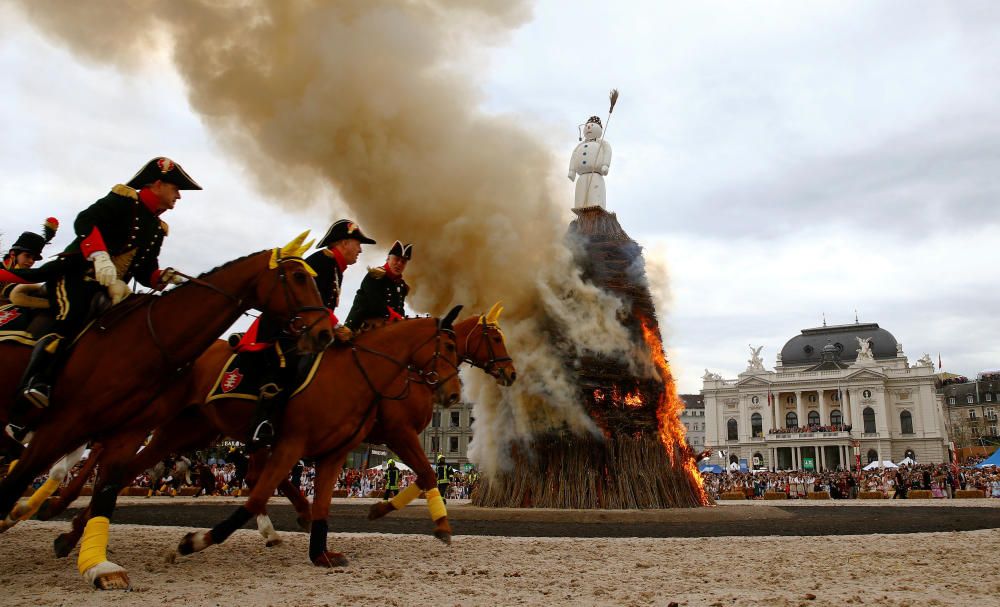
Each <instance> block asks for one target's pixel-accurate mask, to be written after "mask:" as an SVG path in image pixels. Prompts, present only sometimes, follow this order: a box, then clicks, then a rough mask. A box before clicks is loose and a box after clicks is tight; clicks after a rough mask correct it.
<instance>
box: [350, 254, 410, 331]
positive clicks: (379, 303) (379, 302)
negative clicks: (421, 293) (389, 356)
mask: <svg viewBox="0 0 1000 607" xmlns="http://www.w3.org/2000/svg"><path fill="white" fill-rule="evenodd" d="M409 292H410V285H408V284H406V281H405V280H402V279H400V280H398V281H395V280H393V279H391V278H389V275H388V273H386V271H385V269H384V268H369V269H368V274H367V275H366V276H365V278H364V280H362V281H361V288H359V289H358V292H357V294H356V295H355V296H354V305H353V306H351V312H350V314H348V315H347V320H346V321H344V324H345V325H347V327H348V328H349V329H350V330H352V331H356V330H357V329H358V328H359V327H360V326H361V324H362V323H364V322H365V321H366V320H371V319H373V318H388V317H389V308H392V309H393V310H394V311H395V312H396V314H399V315H400V316H404V313H403V303H404V302H405V301H406V294H407V293H409Z"/></svg>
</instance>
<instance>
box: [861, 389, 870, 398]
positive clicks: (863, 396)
mask: <svg viewBox="0 0 1000 607" xmlns="http://www.w3.org/2000/svg"><path fill="white" fill-rule="evenodd" d="M861 396H862V398H871V397H872V391H871V390H865V391H864V392H862V393H861Z"/></svg>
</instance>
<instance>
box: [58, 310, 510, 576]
mask: <svg viewBox="0 0 1000 607" xmlns="http://www.w3.org/2000/svg"><path fill="white" fill-rule="evenodd" d="M502 310H503V309H502V308H501V307H500V304H499V303H498V304H496V305H494V306H493V307H492V308H491V309H490V311H489V312H488V313H487V314H485V315H482V316H470V317H469V318H467V319H465V320H462V321H461V322H459V323H457V324H455V327H454V331H455V343H456V345H457V346H458V358H459V360H460V361H462V362H467V363H469V364H471V365H472V366H474V367H477V368H480V369H483V370H484V371H485V372H486V373H488V374H489V375H491V376H493V377H494V378H496V380H497V383H499V384H501V385H504V386H509V385H511V384H512V383H514V381H515V379H516V378H517V372H516V370H515V368H514V364H513V362H512V361H511V358H510V356H509V355H508V353H507V347H506V344H505V343H504V338H503V333H502V332H501V331H500V327H499V324H498V321H499V317H500V313H501V312H502ZM231 352H232V350H231V348H230V347H229V345H228V344H226V342H222V341H219V342H216V344H215V345H213V346H212V347H211V348H209V350H208V351H206V353H205V354H203V355H202V356H201V357H200V358H199V359H198V361H197V362H196V363H195V373H193V374H192V377H191V379H192V381H191V388H190V390H189V391H188V395H189V398H190V399H191V402H194V403H199V404H194V405H192V406H190V407H188V408H186V409H185V410H184V411H183V412H182V413H181V414H180V415H179V416H178V417H177V418H175V419H174V420H173V421H171V422H169V423H167V424H166V425H164V426H162V427H160V428H159V429H157V430H156V432H155V433H154V434H153V440H152V441H150V443H149V444H148V445H147V446H146V447H145V448H144V449H143V450H142V452H140V453H139V454H137V455H135V454H134V452H133V455H131V456H129V455H128V454H127V453H123V454H121V456H122V457H125V458H126V459H127V460H128V461H130V462H131V466H130V467H129V468H128V469H126V470H123V471H122V479H123V481H122V482H127V481H129V480H131V479H133V478H135V477H136V476H137V475H138V474H139V473H140V472H142V470H145V469H146V468H148V467H149V466H150V465H152V464H154V463H155V462H157V461H159V460H162V459H163V457H164V456H165V455H166V454H168V453H180V452H183V451H188V450H190V449H195V448H201V447H204V446H206V445H209V444H211V443H212V442H214V441H215V440H217V439H219V438H220V437H221V436H223V435H228V436H231V437H234V438H245V435H246V434H247V432H246V429H247V428H248V427H249V425H250V417H251V415H252V413H253V411H252V408H250V407H247V406H246V405H245V404H244V405H243V406H239V403H238V401H235V400H230V401H216V402H228V405H227V406H226V407H225V409H224V411H225V413H226V415H225V416H224V417H222V416H216V417H213V418H210V417H209V416H208V415H207V414H206V412H205V410H204V407H203V404H201V403H204V399H205V397H206V396H207V395H208V394H209V392H210V391H211V390H212V386H213V385H214V383H215V381H216V378H218V376H219V373H220V372H221V370H222V369H223V367H224V366H225V364H226V360H227V359H228V357H229V356H230V355H231ZM328 364H330V363H329V362H328V361H327V360H326V358H324V360H323V361H322V363H321V365H323V366H325V365H328ZM320 377H322V376H320ZM315 381H319V377H317V379H315V380H314V382H315ZM297 398H298V396H297V395H296V396H295V397H293V400H296V402H297ZM294 406H297V405H294ZM432 414H433V402H432V400H430V399H428V398H426V395H425V394H417V393H412V394H410V395H409V396H408V397H407V398H406V399H404V400H402V401H398V402H397V401H392V400H383V401H380V402H379V405H378V411H377V413H376V416H375V417H376V421H375V425H374V426H373V427H372V429H371V431H370V432H369V433H368V436H367V437H365V441H367V442H371V443H383V444H385V445H386V446H388V447H389V448H390V449H391V450H392V451H393V452H394V453H396V454H398V455H399V456H400V458H401V459H402V460H403V462H405V463H406V464H407V465H408V466H410V467H411V468H412V469H413V470H414V471H416V472H417V475H418V476H417V483H416V486H418V487H420V489H421V490H424V491H429V490H432V489H436V487H437V483H436V477H435V475H434V469H433V468H432V467H431V465H430V463H428V461H427V458H426V457H425V456H424V455H423V451H422V450H421V449H420V448H419V435H420V432H422V431H423V430H424V428H426V427H427V424H429V423H430V420H431V416H432ZM216 419H220V420H222V421H223V422H224V424H222V425H217V424H215V423H213V420H216ZM231 430H235V431H237V432H239V433H238V434H234V433H232V432H230V431H231ZM414 446H415V447H416V448H414ZM262 453H263V452H262V451H259V452H258V454H262ZM111 455H112V456H116V454H111ZM251 462H252V465H251V469H252V471H253V472H252V473H251V474H250V475H248V481H249V482H250V484H252V482H253V479H255V478H256V476H257V475H258V473H259V466H260V465H261V462H260V461H259V458H258V457H257V454H255V456H254V457H252V458H251ZM342 465H343V464H342V463H341V464H340V465H338V466H337V469H338V472H337V476H339V468H340V467H341V466H342ZM255 468H258V469H257V470H254V469H255ZM102 474H103V472H102ZM82 486H83V478H81V477H77V479H76V481H75V482H74V483H73V485H72V486H71V487H67V489H66V491H65V492H64V494H61V495H60V497H59V501H58V504H56V505H53V506H52V507H51V508H49V509H47V511H46V512H45V517H46V518H48V517H52V516H55V515H57V514H58V513H60V512H62V511H63V510H64V509H65V508H66V507H67V506H68V505H69V503H70V502H72V501H73V500H74V499H75V498H76V497H77V495H78V494H79V490H80V489H81V488H82ZM278 489H279V491H280V492H281V493H282V494H284V495H285V496H286V497H288V499H289V500H290V501H291V502H292V504H293V505H294V506H295V510H296V512H297V513H298V514H299V521H300V523H302V522H303V521H304V522H308V521H309V520H310V517H311V513H310V505H309V502H308V501H307V500H306V498H305V497H304V496H303V495H302V493H301V492H300V491H299V490H298V489H297V488H296V487H295V486H294V485H292V484H291V483H290V482H288V480H287V478H286V479H284V480H283V481H282V482H281V484H280V485H279V486H278ZM95 493H96V491H95ZM404 493H405V491H404ZM407 496H409V494H407ZM403 500H406V498H401V499H400V500H399V501H396V502H395V503H393V507H392V508H391V509H385V506H384V505H382V504H376V505H375V506H373V508H372V512H371V513H370V515H369V516H370V518H372V519H374V518H379V517H380V516H384V515H385V514H388V513H389V512H391V511H392V510H396V509H398V508H401V507H402V506H403V505H405V503H404V502H403ZM406 501H409V500H406ZM88 516H89V509H85V510H82V511H80V513H78V514H77V515H76V517H75V518H74V519H73V529H72V530H71V531H70V532H67V533H65V534H62V535H60V536H59V537H58V538H57V539H56V542H55V550H56V555H57V556H60V557H61V556H66V555H68V554H69V553H70V551H72V549H73V546H75V545H76V543H77V542H78V541H79V539H80V535H81V534H82V533H83V527H84V524H85V523H86V521H87V518H88ZM257 526H258V529H259V530H260V532H261V534H262V535H263V536H264V538H265V540H267V544H268V546H272V545H275V544H277V543H278V542H279V541H280V539H279V538H278V536H277V533H276V532H275V531H274V527H273V525H272V524H271V522H270V519H269V518H268V517H267V515H266V514H259V515H258V516H257ZM303 526H305V525H303ZM306 528H307V529H308V527H306ZM440 539H442V540H444V539H446V538H445V537H444V536H441V538H440Z"/></svg>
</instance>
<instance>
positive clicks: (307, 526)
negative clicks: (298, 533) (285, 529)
mask: <svg viewBox="0 0 1000 607" xmlns="http://www.w3.org/2000/svg"><path fill="white" fill-rule="evenodd" d="M295 522H296V523H298V524H299V529H301V530H303V531H310V530H312V520H311V519H308V518H306V517H304V516H300V517H298V518H296V519H295Z"/></svg>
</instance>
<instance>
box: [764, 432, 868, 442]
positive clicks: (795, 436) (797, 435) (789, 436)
mask: <svg viewBox="0 0 1000 607" xmlns="http://www.w3.org/2000/svg"><path fill="white" fill-rule="evenodd" d="M850 436H851V433H850V432H845V431H843V430H841V431H840V432H787V433H783V434H768V435H767V440H769V441H785V440H801V439H816V438H849V437H850Z"/></svg>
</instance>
